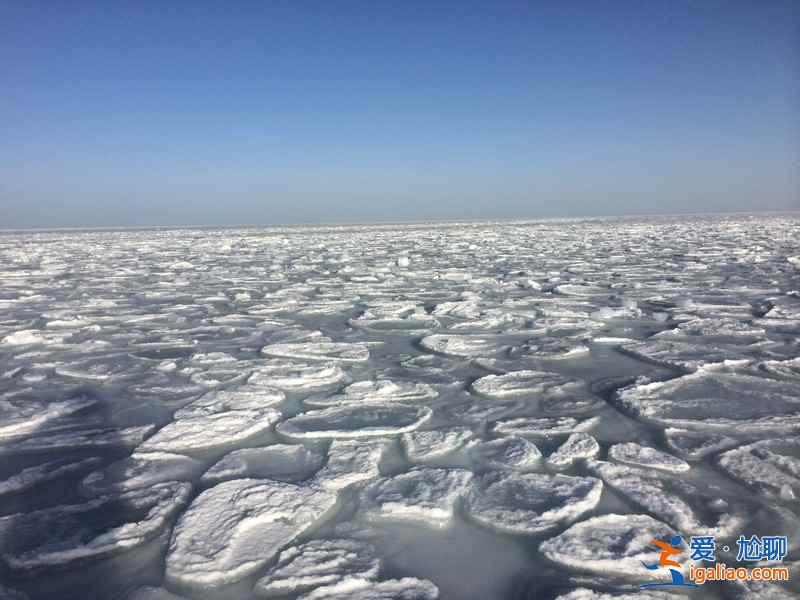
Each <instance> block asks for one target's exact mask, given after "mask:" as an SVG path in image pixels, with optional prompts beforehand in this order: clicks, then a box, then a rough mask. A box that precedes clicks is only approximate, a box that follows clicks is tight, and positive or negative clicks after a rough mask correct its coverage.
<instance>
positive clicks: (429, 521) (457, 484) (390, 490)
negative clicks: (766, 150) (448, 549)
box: [361, 467, 472, 528]
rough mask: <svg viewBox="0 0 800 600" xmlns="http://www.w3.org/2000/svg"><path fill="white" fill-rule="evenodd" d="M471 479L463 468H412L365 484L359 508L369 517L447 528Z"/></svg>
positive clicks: (469, 473) (470, 474) (469, 474)
mask: <svg viewBox="0 0 800 600" xmlns="http://www.w3.org/2000/svg"><path fill="white" fill-rule="evenodd" d="M471 480H472V473H471V472H469V471H467V470H465V469H433V468H425V467H420V468H414V469H411V470H410V471H407V472H405V473H401V474H399V475H395V476H393V477H384V478H381V479H378V480H376V481H374V482H371V483H369V484H367V485H366V486H365V487H364V489H363V490H362V491H361V509H362V511H363V514H364V515H365V516H366V517H367V518H369V519H379V518H380V519H390V520H401V521H404V520H411V521H418V522H420V523H422V524H424V525H428V526H430V527H435V528H443V527H447V526H448V525H450V523H451V521H452V519H453V514H454V511H455V507H456V503H457V502H458V501H459V500H460V499H461V497H462V496H463V495H464V493H465V492H466V491H467V489H468V486H469V483H470V481H471Z"/></svg>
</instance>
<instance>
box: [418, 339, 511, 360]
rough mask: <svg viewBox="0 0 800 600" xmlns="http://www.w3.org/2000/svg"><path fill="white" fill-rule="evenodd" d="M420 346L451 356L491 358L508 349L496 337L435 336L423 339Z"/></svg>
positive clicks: (506, 345)
mask: <svg viewBox="0 0 800 600" xmlns="http://www.w3.org/2000/svg"><path fill="white" fill-rule="evenodd" d="M420 346H421V347H422V348H423V349H425V350H427V351H429V352H436V353H439V354H449V355H451V356H462V357H467V358H470V357H478V356H491V355H493V354H496V353H498V352H501V351H503V350H506V349H507V348H508V344H507V343H503V342H502V341H501V340H500V338H497V337H495V336H480V335H449V334H434V335H429V336H427V337H424V338H422V340H421V341H420Z"/></svg>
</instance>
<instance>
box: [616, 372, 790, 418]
mask: <svg viewBox="0 0 800 600" xmlns="http://www.w3.org/2000/svg"><path fill="white" fill-rule="evenodd" d="M618 397H619V401H620V402H621V404H622V406H623V407H624V408H625V409H626V410H628V411H631V412H632V413H633V414H635V415H636V416H637V417H639V418H641V419H643V420H645V421H648V422H650V423H655V424H658V425H663V426H667V427H674V428H682V429H696V430H699V429H702V430H709V431H712V432H729V431H735V432H737V433H739V434H747V433H759V432H778V433H781V432H790V431H795V430H798V429H800V382H795V381H780V380H776V379H771V378H766V377H754V376H752V375H745V374H741V373H737V372H736V370H735V369H734V368H730V367H720V368H703V369H700V370H699V371H697V372H695V373H691V374H689V375H684V376H682V377H678V378H675V379H671V380H669V381H664V382H654V383H645V384H638V385H633V386H631V387H628V388H625V389H623V390H621V391H620V392H619V393H618Z"/></svg>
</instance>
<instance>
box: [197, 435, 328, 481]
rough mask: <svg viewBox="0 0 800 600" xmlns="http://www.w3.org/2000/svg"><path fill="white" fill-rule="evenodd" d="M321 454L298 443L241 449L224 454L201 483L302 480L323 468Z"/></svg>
mask: <svg viewBox="0 0 800 600" xmlns="http://www.w3.org/2000/svg"><path fill="white" fill-rule="evenodd" d="M322 460H323V455H322V453H320V452H318V451H315V450H311V449H309V448H306V447H305V446H302V445H300V444H274V445H272V446H266V447H264V448H243V449H241V450H234V451H233V452H231V453H230V454H226V455H225V456H223V457H222V458H221V459H220V460H219V461H217V462H216V463H215V464H214V465H213V466H212V467H211V468H210V469H209V470H208V471H207V472H206V473H205V474H204V475H203V478H202V481H203V482H204V483H217V482H220V481H225V480H227V479H236V478H239V477H249V478H255V479H262V478H269V479H276V480H278V481H301V480H303V479H307V478H308V477H310V476H311V475H313V474H314V473H315V472H316V471H317V470H318V469H319V468H320V466H321V465H322Z"/></svg>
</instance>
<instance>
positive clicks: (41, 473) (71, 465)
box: [0, 457, 102, 496]
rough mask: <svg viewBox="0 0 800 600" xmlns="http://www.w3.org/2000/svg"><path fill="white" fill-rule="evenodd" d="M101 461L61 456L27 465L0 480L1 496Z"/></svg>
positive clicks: (87, 467) (95, 464)
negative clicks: (32, 465)
mask: <svg viewBox="0 0 800 600" xmlns="http://www.w3.org/2000/svg"><path fill="white" fill-rule="evenodd" d="M101 462H102V459H101V458H99V457H91V458H85V459H83V460H74V459H70V458H59V459H56V460H51V461H48V462H46V463H42V464H41V465H36V466H34V467H27V468H25V469H22V470H21V471H19V472H17V473H14V474H13V475H11V476H10V477H7V478H6V479H2V480H0V496H4V495H7V494H16V493H19V492H24V491H25V490H28V489H30V488H32V487H35V486H37V485H39V484H40V483H45V482H47V481H52V480H53V479H57V478H59V477H62V476H64V475H68V474H70V473H75V472H77V471H81V470H83V469H90V468H92V467H94V466H97V465H98V464H99V463H101Z"/></svg>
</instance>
